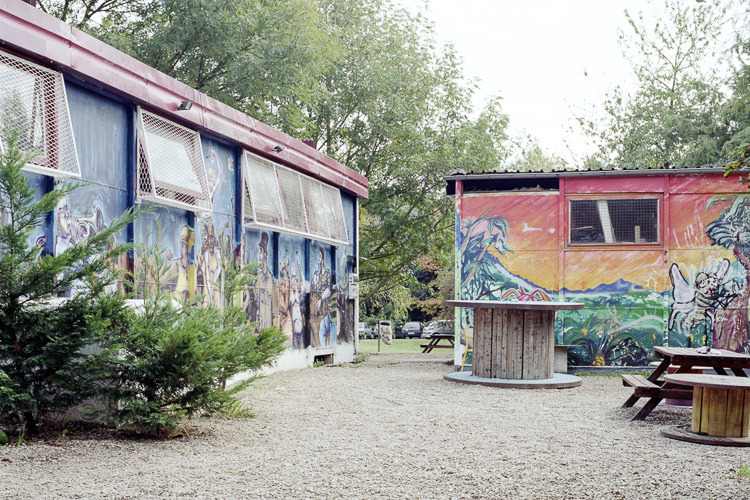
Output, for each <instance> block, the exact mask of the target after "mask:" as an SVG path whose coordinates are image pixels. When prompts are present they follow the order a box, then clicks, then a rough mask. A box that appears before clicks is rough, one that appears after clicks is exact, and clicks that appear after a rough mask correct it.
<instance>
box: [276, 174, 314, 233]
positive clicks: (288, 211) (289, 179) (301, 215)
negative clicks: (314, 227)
mask: <svg viewBox="0 0 750 500" xmlns="http://www.w3.org/2000/svg"><path fill="white" fill-rule="evenodd" d="M276 174H277V175H278V178H279V191H280V192H281V202H282V203H283V204H284V226H285V227H286V228H287V229H294V230H295V231H300V232H303V233H306V232H307V217H306V215H305V203H304V201H303V199H302V187H301V186H300V181H299V178H300V175H299V174H298V173H297V172H294V171H292V170H289V169H286V168H282V167H276Z"/></svg>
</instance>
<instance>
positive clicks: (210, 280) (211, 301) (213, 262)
mask: <svg viewBox="0 0 750 500" xmlns="http://www.w3.org/2000/svg"><path fill="white" fill-rule="evenodd" d="M202 220H203V224H202V227H201V229H202V230H201V249H200V252H199V253H198V262H197V271H198V276H197V279H198V286H199V287H200V288H201V289H202V293H203V301H204V304H206V305H214V306H219V305H220V304H221V278H222V273H223V269H222V262H223V260H222V258H223V256H222V251H221V245H220V244H219V240H218V238H217V237H216V229H215V228H214V223H213V217H209V216H205V217H203V218H202Z"/></svg>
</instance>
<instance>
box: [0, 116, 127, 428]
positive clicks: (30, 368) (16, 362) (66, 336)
mask: <svg viewBox="0 0 750 500" xmlns="http://www.w3.org/2000/svg"><path fill="white" fill-rule="evenodd" d="M9 130H10V132H8V133H7V134H5V137H3V139H4V142H5V141H7V143H6V144H5V145H6V146H7V148H6V152H5V153H4V154H0V212H2V215H3V217H2V219H3V221H4V222H3V223H2V224H0V418H1V419H2V421H3V422H4V423H7V424H10V425H15V426H17V427H18V428H19V429H20V431H21V432H26V433H28V434H35V433H36V432H37V431H38V425H39V421H40V419H41V418H43V417H44V416H45V415H49V414H50V413H54V412H58V411H64V410H67V409H68V408H71V407H73V406H74V405H76V404H77V403H79V402H81V401H83V400H84V399H86V398H87V397H90V396H92V395H93V394H94V393H95V390H96V386H95V383H96V381H97V380H100V379H101V378H102V376H103V374H104V373H105V371H103V370H104V368H105V361H106V359H107V358H108V356H109V355H110V354H111V353H110V352H109V351H108V350H107V349H106V348H103V349H101V350H99V351H98V352H97V351H96V350H94V349H90V347H91V346H93V345H95V344H99V343H101V342H103V341H104V340H105V339H106V338H107V336H108V334H109V333H110V331H111V329H113V328H115V327H116V324H115V323H114V322H113V321H112V317H113V313H115V312H116V311H117V310H118V309H119V308H121V307H122V302H123V299H122V297H121V296H120V294H119V293H117V292H112V291H108V286H109V285H111V284H112V283H113V281H114V279H115V275H114V273H113V272H112V265H113V262H114V261H115V258H116V257H117V256H118V255H119V254H120V253H121V252H123V251H124V250H125V247H124V246H122V245H113V243H112V242H113V240H114V236H115V234H117V233H118V232H119V231H121V230H122V229H123V228H124V227H125V226H126V225H127V224H128V223H129V222H130V221H132V220H133V219H134V217H135V214H134V213H133V212H132V211H127V212H126V213H125V214H123V215H122V216H120V217H117V218H115V219H114V220H112V222H111V223H110V224H109V227H107V228H106V229H104V230H102V231H100V232H99V233H97V234H93V235H91V236H90V237H89V238H87V239H86V240H85V241H83V242H81V243H78V244H77V245H75V246H73V247H70V248H68V249H66V250H65V251H64V252H62V253H60V254H59V255H49V254H44V255H42V249H41V248H40V247H39V246H37V245H36V242H35V241H32V235H33V234H34V232H35V230H36V229H37V228H39V227H40V226H42V225H43V224H44V221H45V218H46V217H47V214H48V213H50V212H51V211H52V210H53V209H54V208H55V206H56V205H57V202H58V201H59V200H60V199H61V198H63V197H64V196H66V195H67V194H69V193H70V192H71V190H72V189H74V187H75V186H71V185H69V184H63V185H62V186H61V187H60V188H59V189H56V190H54V191H52V192H50V193H47V194H45V195H44V196H42V197H41V199H39V200H37V199H36V197H35V191H34V188H33V187H32V186H31V185H30V184H29V182H28V180H27V178H26V177H25V175H24V174H23V173H22V172H21V169H22V168H23V167H24V166H25V165H26V163H27V162H28V161H29V159H30V158H31V157H32V155H33V153H29V154H27V153H24V152H22V151H20V150H19V148H18V137H19V131H18V130H17V129H13V128H10V126H9ZM71 289H75V294H74V296H73V297H72V298H69V299H58V297H61V296H64V295H65V294H66V293H67V292H68V291H70V290H71ZM87 347H88V348H89V349H87Z"/></svg>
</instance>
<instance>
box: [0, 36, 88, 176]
mask: <svg viewBox="0 0 750 500" xmlns="http://www.w3.org/2000/svg"><path fill="white" fill-rule="evenodd" d="M11 131H12V132H11ZM10 133H15V134H17V140H18V143H17V145H18V147H19V149H21V150H22V151H24V152H26V153H32V154H35V155H36V156H35V157H34V158H32V159H31V160H30V161H29V163H28V164H27V165H26V167H25V168H24V169H25V170H28V171H30V172H35V173H39V174H43V175H49V176H52V177H80V176H81V170H80V167H79V164H78V154H77V152H76V145H75V140H74V138H73V126H72V125H71V122H70V110H69V109H68V99H67V96H66V94H65V82H64V81H63V76H62V73H59V72H57V71H53V70H51V69H48V68H44V67H42V66H39V65H37V64H34V63H32V62H29V61H26V60H24V59H21V58H19V57H16V56H13V55H11V54H8V53H5V52H2V51H0V152H4V151H6V150H7V148H8V138H9V134H10Z"/></svg>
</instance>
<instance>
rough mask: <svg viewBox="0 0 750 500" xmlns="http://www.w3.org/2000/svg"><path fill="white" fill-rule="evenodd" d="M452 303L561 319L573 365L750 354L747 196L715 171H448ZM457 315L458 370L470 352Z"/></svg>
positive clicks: (466, 312)
mask: <svg viewBox="0 0 750 500" xmlns="http://www.w3.org/2000/svg"><path fill="white" fill-rule="evenodd" d="M447 194H448V195H449V196H452V197H453V198H454V200H455V207H456V239H455V252H456V298H458V299H464V300H519V301H522V300H551V301H570V302H582V303H584V304H585V308H584V309H581V310H577V311H559V312H558V313H557V315H556V319H555V336H556V338H555V341H556V343H557V344H567V345H573V346H575V347H574V348H571V349H570V351H569V354H570V359H571V361H572V362H574V363H575V364H579V365H589V366H604V365H614V366H645V365H647V364H648V363H649V362H650V361H651V360H653V356H654V351H653V346H655V345H668V346H693V347H697V346H702V345H711V346H712V347H714V348H718V349H727V350H731V351H737V352H749V353H750V328H749V323H748V299H750V286H748V285H749V284H750V190H748V186H747V185H746V184H743V183H741V182H739V179H738V176H737V175H732V176H730V177H729V178H725V177H724V175H723V169H702V168H701V169H679V170H677V169H665V170H637V171H634V170H624V171H622V170H621V171H617V170H613V171H576V172H554V173H549V172H535V173H511V172H502V173H500V172H498V173H469V174H462V173H456V174H454V175H451V176H449V177H448V178H447ZM471 314H472V313H471V310H470V309H463V310H461V311H460V314H456V318H457V319H456V325H457V329H458V337H459V338H458V339H457V340H459V342H456V346H457V348H456V352H455V364H456V365H460V364H461V362H462V358H463V354H464V350H465V349H466V346H467V345H472V344H471V342H472V326H473V318H472V316H471Z"/></svg>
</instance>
